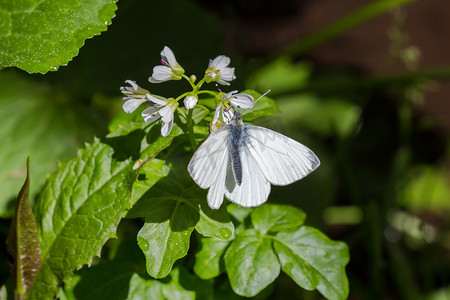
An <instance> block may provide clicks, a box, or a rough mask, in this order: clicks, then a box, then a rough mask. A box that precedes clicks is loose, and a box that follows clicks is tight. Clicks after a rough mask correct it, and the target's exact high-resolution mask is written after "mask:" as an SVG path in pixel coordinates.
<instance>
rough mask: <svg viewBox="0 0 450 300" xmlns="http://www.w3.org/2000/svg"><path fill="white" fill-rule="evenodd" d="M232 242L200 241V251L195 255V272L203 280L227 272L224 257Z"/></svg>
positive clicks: (206, 239)
mask: <svg viewBox="0 0 450 300" xmlns="http://www.w3.org/2000/svg"><path fill="white" fill-rule="evenodd" d="M229 244H230V241H224V240H219V239H216V238H202V239H200V251H198V252H197V253H196V254H195V264H194V272H195V274H197V276H198V277H200V278H201V279H211V278H214V277H216V276H219V275H220V274H222V273H223V271H224V270H225V265H224V260H223V258H224V255H225V250H226V249H227V247H228V245H229Z"/></svg>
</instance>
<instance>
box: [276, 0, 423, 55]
mask: <svg viewBox="0 0 450 300" xmlns="http://www.w3.org/2000/svg"><path fill="white" fill-rule="evenodd" d="M413 1H415V0H376V1H372V2H371V3H369V4H367V5H365V6H363V7H362V8H360V9H358V10H357V11H355V12H353V13H351V14H350V15H348V16H346V17H344V18H342V19H340V20H338V21H336V22H334V23H332V24H330V25H328V26H326V27H325V28H323V29H320V30H319V31H317V32H314V33H313V34H310V35H308V36H306V37H304V38H303V39H301V40H300V41H298V42H297V43H295V44H293V45H292V46H290V47H289V48H287V49H286V50H285V51H283V54H288V55H300V54H303V53H305V52H307V51H309V50H311V49H313V48H316V47H317V46H319V45H321V44H324V43H325V42H328V41H329V40H332V39H333V38H336V37H337V36H340V35H342V34H343V33H345V32H346V31H348V30H350V29H351V28H353V27H356V26H358V25H360V24H362V23H364V22H366V21H368V20H370V19H372V18H374V17H376V16H378V15H380V14H382V13H384V12H386V11H388V10H390V9H392V8H394V7H397V6H400V5H404V4H407V3H409V2H413Z"/></svg>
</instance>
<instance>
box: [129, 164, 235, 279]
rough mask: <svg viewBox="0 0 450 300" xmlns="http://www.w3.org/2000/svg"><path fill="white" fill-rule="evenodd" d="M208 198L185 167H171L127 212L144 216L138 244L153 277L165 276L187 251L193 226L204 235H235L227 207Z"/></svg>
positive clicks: (132, 216) (133, 216) (223, 237)
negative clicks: (211, 203)
mask: <svg viewBox="0 0 450 300" xmlns="http://www.w3.org/2000/svg"><path fill="white" fill-rule="evenodd" d="M205 199H206V195H205V192H204V191H203V190H201V189H199V188H197V187H192V182H191V179H190V178H189V177H188V176H187V172H186V170H185V169H182V170H178V169H174V168H172V170H171V173H170V174H169V175H168V176H167V177H165V178H163V179H162V180H160V181H159V182H158V183H157V184H156V185H155V186H153V187H152V188H151V189H150V190H149V191H148V192H147V193H145V194H144V195H143V196H142V197H141V199H140V200H138V201H137V202H136V204H135V205H134V206H133V208H132V209H131V210H130V211H129V212H128V214H127V217H128V218H137V217H144V218H145V224H144V226H143V227H142V229H141V230H140V231H139V233H138V244H139V246H140V248H141V250H142V251H143V252H144V254H145V257H146V265H147V272H148V273H149V274H150V275H151V276H152V277H155V278H164V277H166V276H167V275H168V274H169V272H170V270H171V269H172V265H173V264H174V263H175V261H176V260H177V259H179V258H181V257H184V256H185V255H186V254H187V251H188V250H189V242H190V236H191V233H192V231H193V230H194V228H195V229H196V230H197V231H198V232H199V233H201V234H202V235H204V236H210V237H216V238H219V239H225V240H226V239H229V238H231V237H232V235H233V231H234V227H233V224H232V223H231V221H230V219H229V217H228V214H227V212H226V208H225V207H223V208H221V209H219V210H217V211H213V210H212V209H210V208H209V207H208V206H207V204H206V200H205Z"/></svg>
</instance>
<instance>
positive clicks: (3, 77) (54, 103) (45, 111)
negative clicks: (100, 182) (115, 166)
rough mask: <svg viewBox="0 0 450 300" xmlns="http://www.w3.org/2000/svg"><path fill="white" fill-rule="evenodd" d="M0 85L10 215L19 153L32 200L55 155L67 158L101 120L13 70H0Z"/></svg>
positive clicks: (0, 182)
mask: <svg viewBox="0 0 450 300" xmlns="http://www.w3.org/2000/svg"><path fill="white" fill-rule="evenodd" d="M3 2H5V1H3ZM16 2H17V1H16ZM0 88H1V91H2V92H1V93H0V106H1V109H0V120H1V128H2V129H1V130H0V140H1V141H4V143H7V146H6V147H0V165H1V169H0V186H1V187H2V188H1V190H2V192H1V193H0V217H12V215H13V214H14V206H15V205H14V201H15V197H16V196H17V191H18V190H20V187H21V186H22V184H23V177H25V174H26V168H25V164H24V163H23V160H24V158H25V157H27V156H28V155H29V154H31V156H32V158H33V159H32V161H31V168H30V177H31V178H33V184H32V186H31V188H30V200H31V201H32V202H33V200H34V197H35V195H36V194H37V192H38V191H39V190H40V189H41V188H42V185H43V184H44V182H45V179H46V177H47V174H48V173H51V172H54V171H55V170H56V169H57V167H58V160H67V159H69V158H71V157H72V156H74V155H75V154H76V150H77V147H79V146H82V145H83V143H84V142H85V141H87V140H92V136H93V134H94V133H95V132H97V131H99V130H98V129H99V128H100V126H99V123H100V122H99V120H98V116H97V117H94V113H93V112H92V111H89V110H87V109H86V107H84V105H82V104H81V103H79V102H77V103H74V102H73V101H72V100H71V99H69V98H68V97H67V96H66V95H64V94H61V92H60V91H56V90H52V89H50V88H49V87H48V86H47V85H46V84H43V83H42V82H35V81H32V80H30V79H27V78H26V77H23V76H20V75H19V74H18V73H17V72H10V71H2V72H0Z"/></svg>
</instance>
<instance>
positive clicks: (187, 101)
mask: <svg viewBox="0 0 450 300" xmlns="http://www.w3.org/2000/svg"><path fill="white" fill-rule="evenodd" d="M197 102H198V98H197V96H196V95H188V96H186V98H184V100H183V103H184V107H186V108H187V109H192V108H194V107H195V105H196V104H197Z"/></svg>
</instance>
